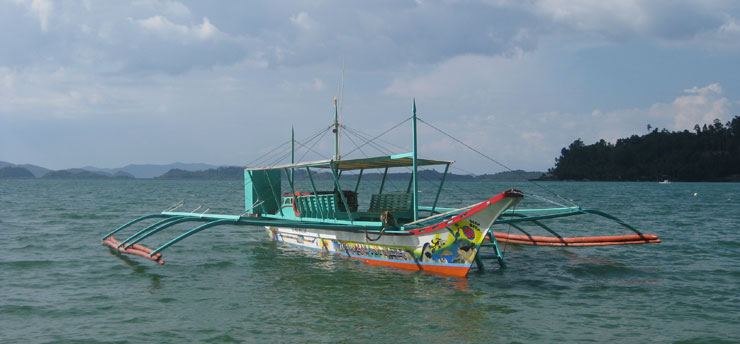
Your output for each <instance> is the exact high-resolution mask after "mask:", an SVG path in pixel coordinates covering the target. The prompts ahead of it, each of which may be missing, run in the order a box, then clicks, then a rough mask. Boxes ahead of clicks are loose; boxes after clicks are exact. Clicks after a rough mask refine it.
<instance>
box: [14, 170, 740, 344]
mask: <svg viewBox="0 0 740 344" xmlns="http://www.w3.org/2000/svg"><path fill="white" fill-rule="evenodd" d="M542 185H544V186H545V187H546V188H547V189H549V190H550V191H552V192H554V193H557V194H560V195H563V196H565V197H568V198H570V199H572V200H573V201H575V202H576V203H578V204H579V205H581V206H583V207H589V208H599V209H603V210H607V211H609V212H610V213H612V214H614V215H616V216H618V217H620V218H623V219H625V220H628V222H630V223H631V224H633V225H635V226H637V227H638V228H640V229H642V230H644V231H645V232H647V233H655V234H658V235H659V236H660V237H661V239H662V240H663V242H662V243H661V244H652V245H629V246H613V247H589V248H552V247H531V246H524V247H521V246H520V247H517V246H511V245H508V246H507V245H502V249H503V250H505V256H506V261H507V263H508V268H507V269H499V268H498V267H497V264H496V263H495V262H494V261H493V260H490V259H489V260H485V261H484V263H485V264H486V268H487V269H486V270H485V271H475V270H471V272H470V274H469V275H468V277H467V278H465V279H454V278H448V277H443V276H438V275H432V274H427V273H423V272H408V271H402V270H396V269H392V268H386V267H378V266H371V265H366V264H363V263H361V262H358V261H354V260H349V259H345V258H341V257H338V256H333V255H326V254H322V253H318V252H313V251H305V250H302V249H298V248H294V247H290V246H287V245H284V244H281V243H275V242H272V241H269V240H268V238H267V235H266V234H265V233H264V231H263V230H262V229H261V228H254V227H246V226H245V227H241V226H221V227H214V228H212V229H208V230H206V231H204V232H201V233H199V234H198V235H195V236H193V237H191V238H189V239H187V240H185V241H183V242H181V243H179V244H177V245H175V246H173V247H171V248H169V249H168V250H166V251H165V252H164V259H165V261H166V264H165V265H158V264H156V263H154V262H151V261H147V260H144V259H141V258H138V257H123V256H119V255H117V254H114V253H112V252H111V251H110V250H109V249H108V248H107V247H104V246H102V245H101V243H100V239H101V237H102V236H103V235H104V234H106V233H107V232H109V231H111V230H112V229H114V228H115V227H117V226H119V225H121V224H123V223H125V222H127V221H129V220H131V219H133V218H135V217H137V216H139V215H143V214H149V213H155V212H159V211H161V210H163V209H164V208H166V207H167V206H168V205H170V204H172V203H174V202H176V201H179V200H185V201H186V204H187V206H188V207H190V208H195V207H197V206H198V205H203V206H204V208H203V209H205V207H209V208H211V210H210V211H209V212H210V213H226V214H241V213H242V212H243V211H244V210H243V209H244V204H243V202H244V201H243V190H242V183H240V182H238V181H156V180H121V181H58V180H57V181H55V180H13V181H7V180H5V181H2V180H0V342H1V343H142V342H162V343H182V342H204V343H230V342H260V343H261V342H275V343H289V342H294V343H304V342H339V343H358V342H374V343H396V342H400V343H410V342H423V343H465V342H492V343H553V342H566V343H570V342H599V343H604V342H609V343H611V342H619V343H653V342H659V343H672V342H681V343H738V342H740V184H714V183H673V184H667V185H662V184H658V183H596V182H593V183H592V182H587V183H586V182H584V183H567V182H549V183H542ZM511 187H517V188H520V189H523V190H524V191H525V192H527V193H528V197H527V199H526V200H525V201H524V204H522V205H521V206H522V207H524V206H532V205H543V204H536V203H535V202H534V200H535V199H536V197H534V196H532V195H531V194H536V195H542V196H546V197H548V198H551V199H557V198H556V197H555V196H553V195H552V194H551V193H550V192H549V191H547V190H544V189H541V188H539V187H537V186H536V185H532V184H529V183H472V182H464V183H463V182H459V183H448V184H447V187H446V189H447V190H451V191H449V192H446V193H445V194H443V197H444V201H443V205H446V206H458V205H463V204H470V203H472V202H476V201H480V200H481V199H484V198H486V197H490V196H492V195H494V194H497V193H499V192H501V191H503V190H505V189H508V188H511ZM422 190H423V192H422V195H423V197H424V198H426V199H427V200H429V199H430V198H431V197H433V189H422ZM454 190H463V191H464V192H463V191H454ZM370 192H371V191H366V190H364V189H361V190H360V194H361V195H365V197H367V195H369V194H370ZM185 210H188V211H189V210H191V209H185ZM581 220H583V221H575V220H563V221H560V223H557V224H556V225H557V226H556V228H558V229H559V230H560V231H561V234H563V235H568V236H573V235H581V234H623V233H624V234H626V232H625V231H624V230H623V229H621V228H620V227H618V226H614V225H613V224H610V223H609V222H607V221H601V220H599V219H598V218H596V217H594V216H587V217H583V218H582V219H581ZM187 228H190V227H187ZM187 228H185V227H183V228H180V227H174V228H172V230H171V231H170V232H168V233H164V234H162V236H161V237H159V238H157V239H156V240H154V241H153V242H152V243H151V246H156V244H158V243H159V244H161V243H163V242H165V241H166V240H168V239H170V238H172V237H174V235H176V234H177V233H180V232H182V231H184V230H186V229H187ZM495 230H496V231H500V232H512V233H516V229H513V228H511V227H507V226H497V227H495ZM168 231H169V229H168ZM129 234H130V233H129Z"/></svg>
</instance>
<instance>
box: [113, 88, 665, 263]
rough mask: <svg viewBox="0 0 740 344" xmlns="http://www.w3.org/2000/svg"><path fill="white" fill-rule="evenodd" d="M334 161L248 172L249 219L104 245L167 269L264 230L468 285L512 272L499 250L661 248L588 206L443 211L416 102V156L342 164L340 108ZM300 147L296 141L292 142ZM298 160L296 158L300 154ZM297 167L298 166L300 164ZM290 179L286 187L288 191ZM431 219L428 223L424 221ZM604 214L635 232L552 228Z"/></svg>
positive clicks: (511, 196) (140, 234)
mask: <svg viewBox="0 0 740 344" xmlns="http://www.w3.org/2000/svg"><path fill="white" fill-rule="evenodd" d="M334 104H335V121H334V123H333V127H334V130H333V132H334V134H335V154H334V157H333V159H330V160H321V161H312V162H300V163H295V162H292V163H291V164H286V165H278V166H267V167H250V168H246V169H245V170H244V191H245V212H244V213H243V214H241V215H220V214H207V213H205V212H203V213H194V212H189V213H188V212H176V211H175V210H176V208H177V207H179V205H181V204H178V205H176V206H175V207H173V208H171V209H167V210H165V211H163V212H161V213H159V214H151V215H146V216H142V217H139V218H137V219H135V220H133V221H130V222H128V223H126V224H124V225H122V226H120V227H118V228H117V229H115V230H113V231H112V232H110V233H108V234H107V235H105V236H104V237H103V244H105V245H108V246H110V247H111V248H112V249H114V250H116V251H118V252H121V253H127V254H133V255H138V256H141V257H145V258H147V259H150V260H153V261H156V262H158V263H160V264H164V260H163V259H162V251H164V250H165V249H167V248H169V247H170V246H172V245H173V244H175V243H177V242H179V241H181V240H183V239H185V238H187V237H189V236H191V235H193V234H196V233H198V232H200V231H203V230H205V229H208V228H211V227H214V226H219V225H226V224H229V225H246V226H258V227H263V228H265V230H266V232H267V234H268V236H269V237H270V238H271V239H272V240H275V241H281V242H284V243H287V244H291V245H294V246H299V247H304V248H309V249H313V250H318V251H322V252H327V253H334V254H339V255H341V256H345V257H349V258H353V259H359V260H362V261H365V262H367V263H370V264H377V265H384V266H391V267H396V268H402V269H409V270H423V271H429V272H434V273H440V274H444V275H451V276H457V277H462V276H465V275H466V274H467V273H468V271H469V270H470V268H471V266H472V264H473V262H475V263H476V264H477V265H478V267H479V268H481V269H482V268H483V263H482V261H481V259H480V255H479V251H480V249H481V247H483V246H488V247H492V248H493V251H494V257H495V258H496V259H497V260H498V263H499V264H500V266H501V267H505V263H504V257H503V254H502V252H501V250H500V249H499V246H498V242H508V243H513V244H527V245H541V246H603V245H616V244H637V243H654V242H660V240H659V239H658V238H657V236H655V235H649V234H642V233H640V232H639V231H638V230H637V229H635V228H633V227H631V226H630V225H628V224H626V223H624V222H622V221H621V220H619V219H616V218H614V217H612V216H610V215H608V214H605V213H603V212H599V211H597V210H589V209H581V208H579V207H570V208H551V209H511V208H512V207H513V206H515V205H516V204H517V203H518V202H519V201H520V200H521V199H522V197H523V196H524V194H523V193H522V192H521V191H518V190H514V189H511V190H507V191H504V192H502V193H500V194H498V195H495V196H493V197H490V198H488V199H485V200H482V201H480V202H478V203H475V204H472V205H470V206H467V207H463V208H457V209H452V208H442V207H438V205H437V203H438V200H439V196H440V192H441V190H442V187H443V185H444V181H445V177H446V175H447V172H448V170H449V167H450V165H451V164H452V161H444V160H430V159H420V158H419V157H418V154H417V145H416V120H417V117H416V104H415V102H414V105H413V108H412V117H411V120H412V128H413V129H412V138H413V145H412V146H413V150H412V152H409V153H404V154H397V155H389V156H378V157H372V158H363V159H347V160H343V159H340V154H339V153H340V152H339V132H340V130H341V128H342V126H341V125H340V124H339V122H338V119H337V111H336V100H335V102H334ZM293 142H294V140H293ZM292 151H294V149H292ZM292 156H293V155H292ZM291 160H294V158H291ZM420 166H439V167H442V166H443V167H444V174H443V175H442V179H441V181H440V183H439V186H438V188H437V194H436V196H435V198H434V201H433V203H432V204H431V205H426V206H423V205H419V197H418V167H420ZM391 168H404V169H406V168H411V170H412V173H411V180H410V181H409V185H408V188H407V189H406V192H401V193H388V192H387V191H386V192H384V186H385V184H386V177H387V175H388V170H389V169H391ZM296 170H302V171H305V172H306V176H307V179H308V180H307V181H308V182H310V189H308V191H305V189H304V190H303V191H302V190H298V188H297V183H296V179H295V178H294V177H295V171H296ZM367 170H381V171H383V179H382V181H381V183H380V188H379V190H378V191H377V193H376V194H373V195H372V196H371V198H370V204H369V205H368V206H367V208H364V207H363V210H362V211H360V204H358V203H359V202H358V197H357V196H358V189H359V185H360V181H361V179H362V175H363V172H364V171H367ZM316 171H328V172H329V173H330V174H331V178H332V181H333V187H332V188H331V189H330V190H320V189H319V188H317V184H316V183H315V181H314V173H315V172H316ZM346 171H358V172H359V173H358V174H357V176H358V177H357V183H356V185H355V188H354V190H344V189H342V186H341V184H340V178H341V176H342V173H343V172H346ZM283 177H285V179H286V181H287V190H289V192H284V191H285V189H286V188H285V187H284V186H286V185H284V184H283V183H282V181H283ZM420 214H424V215H425V217H420ZM581 214H596V215H599V216H603V217H606V218H609V219H611V220H614V221H616V222H618V223H619V224H621V225H623V226H625V227H626V228H628V229H630V230H632V231H633V232H634V233H635V234H633V235H625V236H609V237H605V236H601V237H581V238H565V237H562V236H560V235H559V234H557V233H556V232H554V231H553V230H552V229H551V228H549V227H548V226H547V225H545V224H543V223H542V221H543V220H547V219H553V218H559V217H566V216H573V215H581ZM150 219H159V220H158V221H156V222H154V223H152V224H150V225H148V226H145V227H144V228H142V229H140V230H139V231H137V232H135V233H133V234H131V235H130V236H128V237H126V238H125V239H123V240H121V241H119V240H118V239H116V238H115V236H114V235H116V234H119V233H120V232H121V231H123V230H124V229H127V228H129V227H131V226H132V225H134V224H137V223H141V222H142V221H146V220H150ZM184 222H198V223H200V225H198V226H196V227H195V228H192V229H190V230H188V231H186V232H184V233H182V234H181V235H179V236H177V237H175V238H173V239H172V240H170V241H168V242H166V243H164V244H162V245H161V246H159V247H158V248H156V249H150V248H148V247H146V246H143V245H142V244H140V243H141V242H142V241H143V240H145V239H147V238H149V237H151V236H152V235H154V234H157V233H159V232H162V231H163V230H164V229H166V228H169V227H172V226H175V225H178V224H180V223H184ZM524 222H528V223H533V224H535V225H537V226H538V227H540V228H543V229H545V230H547V231H548V232H550V233H551V234H553V235H554V236H552V237H550V236H545V237H543V236H534V235H530V234H529V233H528V232H527V231H525V230H524V229H523V228H522V227H521V226H520V225H521V224H522V223H524ZM494 223H498V224H509V225H510V226H511V227H513V228H516V229H518V230H519V231H521V232H522V233H523V234H522V235H518V234H508V233H498V232H492V230H491V227H492V226H493V225H494Z"/></svg>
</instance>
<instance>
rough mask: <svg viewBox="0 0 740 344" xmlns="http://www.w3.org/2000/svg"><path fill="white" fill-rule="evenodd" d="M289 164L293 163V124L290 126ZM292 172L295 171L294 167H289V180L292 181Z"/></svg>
mask: <svg viewBox="0 0 740 344" xmlns="http://www.w3.org/2000/svg"><path fill="white" fill-rule="evenodd" d="M290 164H291V165H293V164H295V129H294V128H293V126H290ZM293 173H295V169H294V168H292V167H291V168H290V182H291V183H293V182H294V181H295V180H294V178H293Z"/></svg>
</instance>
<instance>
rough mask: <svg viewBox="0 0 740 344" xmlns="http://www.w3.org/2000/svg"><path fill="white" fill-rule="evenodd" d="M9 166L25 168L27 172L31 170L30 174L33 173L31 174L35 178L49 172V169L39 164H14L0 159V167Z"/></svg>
mask: <svg viewBox="0 0 740 344" xmlns="http://www.w3.org/2000/svg"><path fill="white" fill-rule="evenodd" d="M9 166H12V167H21V168H25V169H26V170H28V171H29V172H31V174H33V176H34V177H36V178H41V177H42V176H43V175H45V174H47V173H49V172H51V170H50V169H48V168H43V167H41V166H36V165H31V164H22V165H16V164H11V163H9V162H5V161H0V168H5V167H9Z"/></svg>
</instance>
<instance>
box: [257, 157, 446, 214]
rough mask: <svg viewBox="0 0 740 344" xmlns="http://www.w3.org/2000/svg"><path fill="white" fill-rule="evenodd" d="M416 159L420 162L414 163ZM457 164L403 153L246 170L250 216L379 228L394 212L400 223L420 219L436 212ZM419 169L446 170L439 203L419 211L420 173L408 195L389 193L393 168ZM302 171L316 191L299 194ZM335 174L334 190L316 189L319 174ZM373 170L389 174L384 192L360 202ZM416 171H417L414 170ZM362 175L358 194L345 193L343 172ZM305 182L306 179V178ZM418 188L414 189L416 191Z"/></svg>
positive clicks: (377, 192)
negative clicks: (362, 185) (362, 186)
mask: <svg viewBox="0 0 740 344" xmlns="http://www.w3.org/2000/svg"><path fill="white" fill-rule="evenodd" d="M414 160H415V161H414ZM450 164H452V161H445V160H429V159H414V158H413V153H405V154H397V155H391V156H381V157H373V158H363V159H350V160H322V161H313V162H304V163H295V164H287V165H279V166H270V167H257V168H247V169H245V170H244V195H245V210H246V212H247V214H250V215H253V216H254V215H259V216H264V217H275V218H281V219H300V220H303V221H321V222H330V223H331V222H335V223H352V224H363V223H366V224H373V225H377V224H378V223H379V222H382V221H381V215H383V214H384V213H386V215H384V216H385V217H386V218H387V217H388V214H390V215H391V217H392V218H393V219H394V220H395V221H394V222H396V223H398V224H405V223H409V222H413V221H416V220H418V214H419V210H420V209H421V210H422V211H427V212H430V213H434V212H435V210H436V209H435V208H436V205H437V204H436V203H437V200H438V199H439V192H440V191H441V190H442V185H443V184H444V179H445V177H446V175H447V171H448V169H449V166H450ZM414 165H416V166H434V165H438V166H444V174H443V175H442V180H441V182H440V184H439V188H438V190H437V195H436V197H435V200H434V204H432V205H431V206H427V207H419V206H418V202H417V201H416V198H417V194H418V193H417V191H416V187H415V186H416V183H415V181H414V179H415V178H416V173H411V180H410V181H409V186H408V188H407V190H406V192H394V193H388V192H384V191H385V190H384V186H385V184H386V178H387V177H388V170H389V169H390V168H404V169H405V168H408V167H415V166H414ZM296 170H304V171H305V172H306V174H305V175H306V176H307V179H308V182H310V189H308V190H305V189H301V190H298V188H297V186H296V183H295V180H294V175H295V171H296ZM317 170H318V171H329V172H330V174H331V176H332V179H333V188H332V189H331V190H319V189H317V187H316V183H315V179H314V174H313V173H314V172H315V171H317ZM368 170H376V171H381V172H382V173H383V177H382V180H381V182H380V187H379V189H378V190H377V191H376V192H375V193H373V194H372V195H370V200H369V203H368V204H359V203H360V202H359V197H358V189H359V186H360V182H361V180H362V175H363V172H365V171H368ZM414 170H415V169H414ZM346 171H359V173H357V174H356V176H357V182H356V185H355V188H354V190H343V189H342V187H341V185H340V178H341V176H342V173H343V172H346ZM283 176H284V177H285V179H286V180H287V182H288V183H287V184H288V185H287V186H288V187H289V192H283V191H282V190H283V184H282V179H283ZM304 184H308V183H306V181H305V180H304ZM412 186H413V187H412ZM366 198H367V197H365V199H366Z"/></svg>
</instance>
